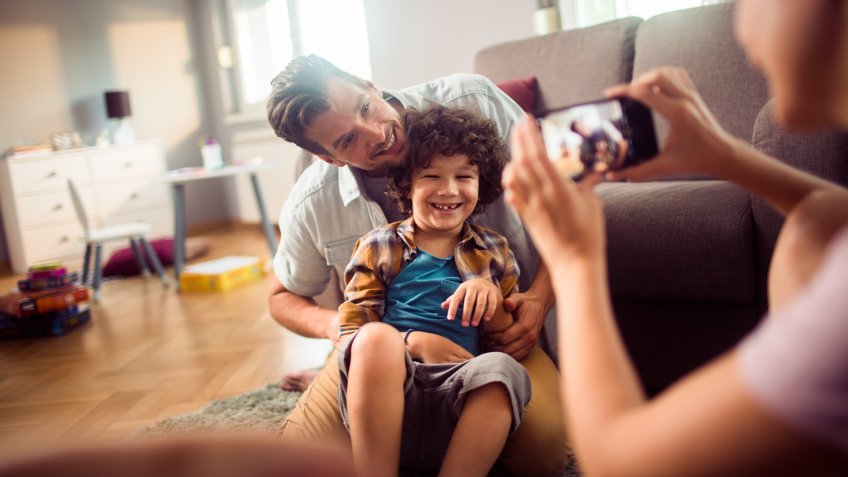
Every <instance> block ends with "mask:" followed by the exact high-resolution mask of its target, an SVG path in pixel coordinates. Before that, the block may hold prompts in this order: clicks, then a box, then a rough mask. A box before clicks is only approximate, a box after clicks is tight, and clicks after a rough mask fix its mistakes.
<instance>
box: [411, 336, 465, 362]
mask: <svg viewBox="0 0 848 477" xmlns="http://www.w3.org/2000/svg"><path fill="white" fill-rule="evenodd" d="M406 346H407V348H408V349H409V354H410V355H411V356H412V358H413V359H415V360H416V361H420V362H422V363H427V364H440V363H461V362H463V361H468V360H469V359H471V358H473V356H472V355H471V353H469V352H468V351H466V350H465V348H463V347H462V346H459V345H458V344H456V343H454V342H453V341H451V340H449V339H447V338H445V337H442V336H439V335H434V334H433V333H427V332H425V331H413V332H412V333H410V334H409V337H408V338H407V340H406Z"/></svg>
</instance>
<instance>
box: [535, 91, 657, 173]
mask: <svg viewBox="0 0 848 477" xmlns="http://www.w3.org/2000/svg"><path fill="white" fill-rule="evenodd" d="M538 122H539V126H540V128H541V131H542V138H543V140H544V143H545V150H546V152H547V155H548V158H550V159H551V160H552V161H554V164H555V165H556V167H557V169H559V171H560V173H561V174H564V175H566V176H568V177H572V178H574V179H576V180H579V179H580V178H582V177H583V176H584V175H586V174H587V173H591V172H598V173H604V172H607V171H611V170H618V169H623V168H625V167H628V166H632V165H634V164H638V163H640V162H643V161H645V160H647V159H650V158H651V157H653V156H655V155H656V154H657V141H656V133H655V132H654V124H653V118H652V116H651V111H650V110H649V109H648V108H647V107H645V106H644V105H642V104H641V103H639V102H637V101H634V100H630V99H627V98H614V99H603V100H599V101H592V102H589V103H582V104H578V105H574V106H569V107H566V108H560V109H555V110H551V111H548V112H545V113H543V115H542V116H541V117H540V118H539V119H538Z"/></svg>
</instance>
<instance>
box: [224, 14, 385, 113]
mask: <svg viewBox="0 0 848 477" xmlns="http://www.w3.org/2000/svg"><path fill="white" fill-rule="evenodd" d="M220 1H221V2H222V3H221V4H220V8H221V10H220V14H219V15H218V16H219V25H220V29H219V30H218V32H219V34H218V35H216V42H217V43H218V52H217V53H218V67H219V70H220V77H221V83H222V86H223V91H222V93H223V98H224V107H225V109H226V111H227V113H228V115H229V116H230V118H231V119H232V118H239V117H244V118H245V119H250V118H255V117H257V116H259V115H262V114H264V104H265V99H266V98H267V97H268V93H269V92H270V91H271V79H273V78H274V76H276V74H277V73H279V72H280V71H281V70H283V68H285V66H286V65H287V64H288V63H289V61H291V59H292V58H294V57H296V56H300V55H307V54H311V53H314V54H317V55H320V56H322V57H324V58H326V59H327V60H329V61H331V62H332V63H334V64H335V65H336V66H338V67H340V68H342V69H344V70H347V71H349V72H351V73H353V74H355V75H357V76H360V77H362V78H365V79H371V59H370V54H369V50H368V36H367V31H366V28H365V8H364V5H363V0H220Z"/></svg>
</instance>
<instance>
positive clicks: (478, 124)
mask: <svg viewBox="0 0 848 477" xmlns="http://www.w3.org/2000/svg"><path fill="white" fill-rule="evenodd" d="M403 122H404V125H405V127H406V133H407V137H408V142H409V145H410V153H409V156H408V157H407V159H406V161H405V163H404V165H402V166H400V167H396V168H394V169H392V170H390V171H389V177H388V191H387V194H388V195H389V197H391V198H392V199H393V200H394V201H395V202H396V203H397V204H398V208H399V209H400V212H401V213H402V214H404V215H407V216H408V215H410V214H411V213H412V200H411V199H410V198H409V194H410V191H411V190H412V173H413V171H414V170H415V169H423V168H425V167H429V166H430V162H431V161H432V160H433V157H435V156H436V155H441V156H445V157H450V156H455V155H457V154H464V155H466V156H467V157H468V161H469V162H470V163H471V164H472V165H475V166H477V169H478V172H479V176H480V181H479V184H480V185H479V187H480V190H479V192H478V200H477V206H476V207H475V208H474V214H479V213H480V212H482V211H483V209H484V208H485V206H486V205H488V204H491V203H492V202H494V201H495V200H496V199H497V198H498V197H500V195H501V193H502V192H503V186H502V185H501V173H502V172H503V168H504V166H505V165H506V146H504V143H503V141H502V140H501V137H500V135H499V134H498V130H497V128H496V127H495V124H494V123H493V122H492V121H489V120H488V119H486V118H483V117H481V116H479V115H477V114H474V113H471V112H468V111H465V110H462V109H451V108H445V107H441V106H439V107H435V108H432V109H429V110H427V111H424V112H419V111H417V110H415V109H407V110H406V112H405V113H404V115H403Z"/></svg>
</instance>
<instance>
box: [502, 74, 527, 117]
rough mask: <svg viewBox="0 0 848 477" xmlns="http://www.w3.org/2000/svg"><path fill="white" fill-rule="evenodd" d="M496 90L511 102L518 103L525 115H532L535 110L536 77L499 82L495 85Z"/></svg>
mask: <svg viewBox="0 0 848 477" xmlns="http://www.w3.org/2000/svg"><path fill="white" fill-rule="evenodd" d="M497 85H498V88H500V89H501V91H503V92H504V93H506V94H507V95H508V96H509V97H510V98H512V100H513V101H515V102H516V103H518V105H519V106H521V109H523V110H524V111H525V112H527V113H532V112H533V111H535V110H536V77H535V76H528V77H526V78H521V79H516V80H507V81H501V82H500V83H498V84H497Z"/></svg>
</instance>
